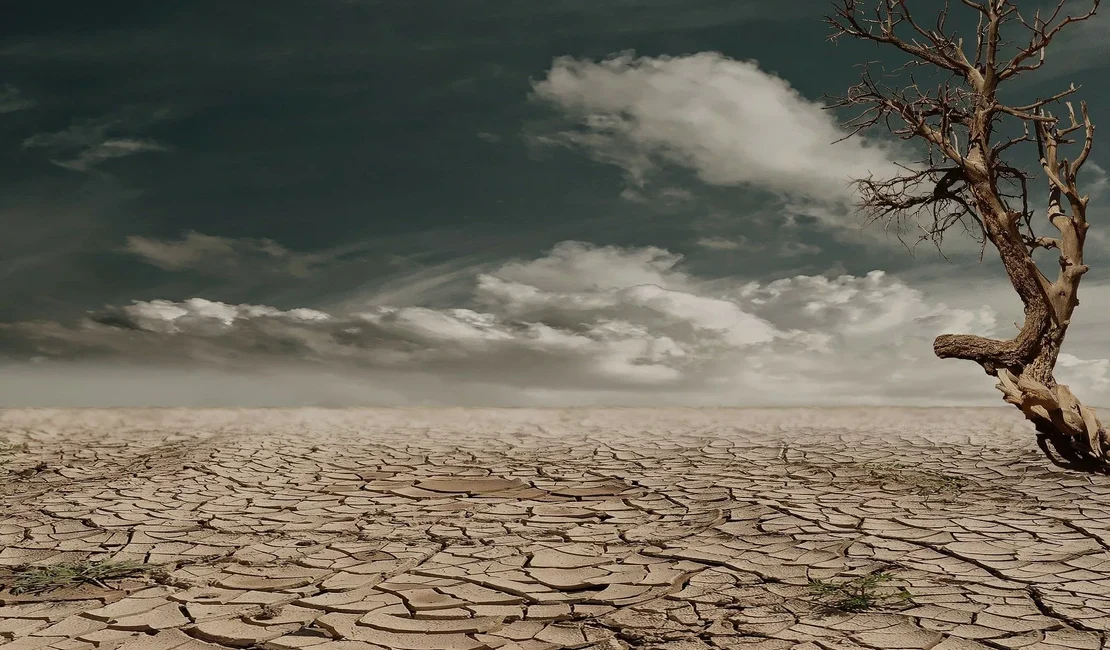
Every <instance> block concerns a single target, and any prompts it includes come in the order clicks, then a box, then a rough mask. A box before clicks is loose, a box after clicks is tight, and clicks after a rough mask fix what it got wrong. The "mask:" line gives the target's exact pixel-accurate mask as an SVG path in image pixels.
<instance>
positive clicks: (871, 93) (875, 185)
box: [827, 0, 1110, 468]
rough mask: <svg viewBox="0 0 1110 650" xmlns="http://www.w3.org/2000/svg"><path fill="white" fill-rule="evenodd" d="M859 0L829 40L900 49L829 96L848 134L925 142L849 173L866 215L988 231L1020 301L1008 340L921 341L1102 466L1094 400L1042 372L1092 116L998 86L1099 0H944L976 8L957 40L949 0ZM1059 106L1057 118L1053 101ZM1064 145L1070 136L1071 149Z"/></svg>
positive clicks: (1074, 298)
mask: <svg viewBox="0 0 1110 650" xmlns="http://www.w3.org/2000/svg"><path fill="white" fill-rule="evenodd" d="M866 2H867V6H866V7H864V6H863V4H864V2H863V0H836V5H835V12H834V14H833V15H831V16H829V17H828V18H827V21H828V23H829V24H830V25H831V26H832V27H833V30H834V31H833V34H832V36H831V37H830V40H833V41H834V42H835V41H836V40H837V39H839V38H843V37H849V38H853V39H859V40H862V41H871V42H874V43H876V44H879V45H882V46H887V47H889V48H890V50H891V52H892V53H893V54H895V55H897V56H899V57H903V58H905V59H906V60H907V62H906V63H905V64H904V65H901V66H900V67H898V68H895V69H893V70H891V71H889V72H888V71H885V70H884V71H882V72H881V73H879V74H876V73H875V68H876V66H875V65H873V64H872V65H867V66H864V72H863V74H862V78H861V80H860V82H859V83H858V84H856V85H855V86H852V87H851V88H850V89H849V90H848V92H847V94H846V95H844V96H841V97H836V98H834V99H835V101H834V102H833V103H832V104H831V105H830V108H838V109H845V108H846V109H855V110H856V111H857V112H855V113H854V116H853V117H852V118H851V119H850V120H849V121H848V122H847V125H848V127H849V129H850V133H849V136H847V137H851V136H852V135H855V134H856V133H859V132H860V131H862V130H864V129H868V128H870V127H874V126H877V125H880V126H883V127H885V128H886V129H888V130H889V131H890V132H891V133H893V134H895V135H898V136H899V137H901V138H902V139H904V140H909V141H911V142H913V143H917V144H919V145H921V150H922V151H923V152H926V151H927V153H923V155H924V159H923V160H921V161H920V162H918V163H915V164H910V165H904V166H901V167H900V168H901V169H902V170H903V171H904V173H901V174H900V175H898V176H896V177H894V178H883V179H876V178H874V177H871V178H866V179H859V180H857V181H856V182H857V184H858V187H859V189H860V192H861V197H862V198H861V205H862V208H863V210H864V214H865V215H866V216H867V217H868V222H869V223H873V222H875V221H885V222H886V223H887V224H888V225H889V224H891V223H893V224H896V225H897V226H898V227H899V229H901V228H902V227H904V226H906V225H907V224H912V225H913V226H914V227H916V228H917V229H918V233H919V238H918V240H919V241H923V240H931V241H933V242H934V243H936V244H937V245H938V246H939V244H940V241H941V239H942V238H943V236H944V233H945V232H947V231H948V230H949V229H950V228H952V227H954V226H956V225H957V224H959V225H962V226H963V227H964V228H965V229H966V230H967V231H968V232H970V233H971V234H972V235H974V236H976V237H979V238H980V241H981V244H982V246H983V247H985V246H986V243H987V242H990V244H991V245H993V247H994V248H995V249H996V250H997V251H998V255H999V257H1000V258H1001V261H1002V264H1003V266H1004V267H1005V269H1006V274H1007V276H1008V277H1009V279H1010V282H1011V284H1013V287H1014V290H1015V291H1016V292H1017V294H1018V296H1019V297H1020V298H1021V301H1022V304H1023V305H1024V311H1025V321H1024V323H1023V325H1021V326H1020V332H1019V333H1018V334H1017V336H1016V337H1014V338H1013V339H1011V340H997V339H992V338H985V337H982V336H975V335H970V334H944V335H941V336H939V337H937V339H936V341H935V342H934V343H933V350H934V352H935V353H936V355H937V356H938V357H940V358H942V359H949V358H954V359H969V360H971V361H974V362H976V363H978V364H979V365H980V366H982V367H983V369H984V370H986V372H987V374H988V375H990V376H992V377H996V378H997V379H998V383H997V384H996V386H997V388H998V389H999V390H1001V391H1002V395H1003V399H1004V400H1005V401H1006V402H1008V403H1010V404H1014V405H1015V406H1017V407H1019V408H1020V409H1021V410H1022V412H1023V413H1024V414H1025V417H1026V418H1027V419H1029V420H1030V421H1032V422H1033V424H1034V425H1035V427H1036V429H1037V431H1038V432H1039V434H1040V442H1041V447H1042V449H1044V450H1045V452H1046V453H1047V454H1049V456H1050V457H1052V453H1051V451H1050V450H1049V448H1048V446H1047V445H1046V444H1045V443H1046V442H1048V443H1051V445H1052V446H1053V447H1054V448H1055V451H1056V453H1058V454H1060V455H1061V456H1063V457H1065V460H1066V462H1067V463H1068V464H1072V465H1075V464H1082V465H1087V466H1094V467H1099V468H1106V467H1110V440H1108V438H1107V432H1106V429H1105V428H1104V427H1103V425H1102V424H1101V423H1100V422H1099V419H1098V417H1097V416H1096V415H1095V411H1094V409H1093V408H1091V407H1088V406H1084V405H1082V404H1080V403H1079V400H1078V399H1076V397H1075V395H1074V394H1072V391H1071V390H1070V389H1069V388H1068V387H1067V386H1065V385H1063V384H1060V383H1058V382H1057V381H1056V380H1055V378H1054V377H1053V369H1054V367H1055V365H1056V359H1057V356H1058V355H1059V353H1060V346H1061V344H1062V343H1063V341H1064V335H1065V334H1066V333H1067V330H1068V324H1069V323H1070V322H1071V316H1072V312H1073V311H1074V310H1075V308H1076V306H1077V305H1078V304H1079V299H1078V289H1079V282H1080V280H1081V279H1082V278H1083V275H1084V274H1085V273H1087V271H1088V266H1087V265H1086V264H1084V263H1083V243H1084V240H1085V239H1086V235H1087V228H1088V224H1087V203H1088V198H1089V197H1088V196H1087V195H1085V194H1081V193H1080V189H1079V184H1078V177H1079V172H1080V170H1081V169H1082V168H1083V164H1084V163H1085V162H1087V158H1088V156H1089V155H1090V153H1091V146H1092V145H1093V143H1094V133H1095V127H1094V125H1092V123H1091V119H1090V117H1089V116H1088V113H1087V105H1086V104H1085V103H1080V110H1079V115H1078V116H1077V115H1076V112H1075V110H1074V108H1073V106H1072V104H1071V103H1070V102H1068V101H1066V100H1067V99H1068V98H1069V96H1071V95H1072V94H1074V93H1075V92H1076V91H1077V88H1076V87H1075V86H1074V85H1070V86H1068V87H1067V88H1065V89H1063V90H1061V91H1060V92H1057V93H1055V94H1052V95H1050V96H1046V97H1041V98H1038V99H1036V100H1034V101H1028V102H1027V103H1024V104H1015V103H1012V102H1004V101H1002V99H1000V96H999V89H1000V88H1002V87H1003V86H1004V85H1005V84H1007V83H1008V82H1011V81H1012V80H1014V79H1016V78H1018V77H1020V76H1023V75H1028V74H1035V73H1036V71H1037V70H1038V69H1039V68H1041V67H1042V66H1043V65H1044V62H1045V51H1046V50H1047V49H1048V48H1049V46H1050V45H1051V43H1052V41H1053V40H1054V39H1055V38H1056V37H1057V36H1059V35H1060V33H1061V32H1062V31H1064V30H1065V29H1068V28H1070V27H1072V26H1074V25H1076V24H1077V23H1081V22H1083V21H1086V20H1089V19H1090V18H1091V17H1093V16H1094V15H1095V11H1096V10H1097V9H1098V5H1099V0H1084V6H1083V9H1082V10H1080V11H1077V12H1074V13H1069V10H1070V9H1072V6H1071V5H1074V4H1075V3H1074V2H1071V3H1069V0H1059V4H1057V5H1056V7H1055V10H1054V11H1052V12H1051V13H1049V12H1047V11H1046V12H1045V13H1044V14H1041V13H1036V14H1033V15H1031V16H1030V15H1027V14H1026V15H1023V14H1022V13H1021V12H1020V11H1019V10H1018V8H1017V6H1016V2H1014V0H956V2H955V7H954V8H955V9H957V10H959V11H961V12H964V14H965V15H966V16H968V17H970V18H971V20H970V21H969V23H968V25H969V26H970V25H971V24H975V22H976V21H977V27H976V28H975V31H974V33H973V34H971V38H968V39H964V38H960V37H959V36H958V34H957V31H958V30H954V29H951V28H950V27H949V24H948V18H949V9H950V8H953V7H952V6H951V5H952V3H951V2H949V0H945V2H943V3H938V2H927V1H921V2H915V1H914V0H866ZM911 5H913V7H914V8H915V9H916V8H917V7H921V8H925V7H928V6H932V7H934V9H933V11H936V12H937V13H935V14H931V15H930V16H929V19H928V22H925V20H924V19H923V18H921V17H919V16H917V15H915V14H913V13H911ZM967 33H969V34H970V33H971V32H970V29H969V30H968V32H967ZM1065 108H1066V120H1065V119H1061V117H1060V116H1059V115H1056V114H1053V112H1052V111H1054V110H1055V112H1056V113H1061V112H1062V109H1065ZM1007 129H1008V131H1007ZM1073 136H1075V137H1073ZM1025 143H1028V144H1027V145H1025V146H1026V147H1028V148H1029V149H1030V150H1032V148H1033V145H1035V146H1036V152H1037V154H1038V156H1037V157H1038V158H1039V163H1040V164H1039V167H1040V170H1041V174H1040V177H1041V178H1042V180H1043V182H1044V183H1045V184H1046V185H1047V186H1046V187H1044V186H1042V187H1043V190H1039V191H1038V196H1037V197H1036V198H1039V199H1040V200H1041V201H1043V203H1041V205H1042V206H1045V207H1046V208H1047V209H1046V210H1045V212H1044V213H1043V214H1042V215H1041V217H1040V218H1039V219H1038V220H1037V221H1038V222H1040V219H1044V221H1047V225H1051V226H1052V228H1054V229H1055V231H1056V233H1054V236H1052V237H1044V236H1037V235H1036V234H1035V233H1034V224H1035V220H1034V216H1035V215H1034V210H1033V209H1032V208H1031V207H1030V203H1031V197H1030V185H1032V182H1033V180H1034V178H1036V176H1035V175H1034V174H1033V173H1031V172H1030V171H1028V169H1026V168H1023V167H1022V166H1021V165H1020V164H1018V163H1016V162H1010V160H1011V159H1010V158H1009V157H1010V156H1012V155H1016V153H1017V152H1020V151H1021V150H1022V148H1023V147H1022V146H1019V145H1023V144H1025ZM1068 145H1076V146H1075V147H1074V149H1072V150H1071V151H1072V152H1073V155H1072V157H1071V158H1070V160H1069V159H1068V158H1066V157H1065V155H1066V152H1065V148H1066V147H1067V146H1068ZM1029 160H1030V161H1032V156H1030V158H1029ZM1040 191H1043V192H1044V194H1039V192H1040ZM1046 199H1047V200H1046ZM1041 223H1043V222H1041ZM1037 249H1046V250H1047V249H1052V250H1055V251H1058V252H1059V264H1060V269H1059V272H1058V273H1056V274H1055V275H1056V277H1055V279H1049V277H1048V276H1047V275H1045V273H1044V272H1043V271H1042V270H1041V269H1040V268H1039V267H1038V265H1037V263H1036V262H1035V261H1034V252H1035V251H1036V250H1037ZM1054 460H1057V459H1054ZM1057 462H1059V461H1057Z"/></svg>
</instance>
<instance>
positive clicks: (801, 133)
mask: <svg viewBox="0 0 1110 650" xmlns="http://www.w3.org/2000/svg"><path fill="white" fill-rule="evenodd" d="M533 90H534V96H535V97H536V98H538V99H539V100H542V101H545V102H547V103H549V104H552V105H553V106H555V107H556V108H558V109H560V110H561V111H562V112H563V113H564V114H565V115H566V116H567V117H568V118H570V119H571V120H572V121H573V122H574V127H575V128H573V129H567V130H562V131H559V132H556V133H553V134H540V135H537V136H535V139H536V140H537V141H538V142H540V143H542V144H560V145H565V146H571V147H577V148H581V149H584V150H585V151H586V152H588V153H589V154H590V155H591V156H593V157H594V158H595V159H597V160H600V161H603V162H608V163H612V164H615V165H619V166H620V167H622V168H623V169H625V171H626V172H627V173H628V175H629V177H630V179H632V181H633V182H634V183H635V184H637V185H639V184H643V183H644V182H646V180H647V179H648V177H649V176H650V175H651V174H652V173H653V172H654V171H656V170H657V169H658V168H659V167H660V166H661V165H662V164H664V163H669V164H676V165H681V166H683V167H687V168H689V169H692V170H693V171H695V172H696V173H697V175H698V176H699V177H700V179H701V180H703V181H704V182H706V183H710V184H713V185H742V186H747V187H753V188H758V189H762V190H766V191H769V192H772V193H774V194H778V195H782V196H790V197H795V198H800V199H806V200H811V201H818V202H832V203H844V202H852V201H854V200H855V198H856V194H855V190H854V188H853V187H852V186H851V184H850V180H851V179H853V178H860V177H866V176H868V175H869V174H870V173H872V172H874V173H875V174H876V175H879V176H883V175H886V174H887V173H889V172H891V171H893V167H892V160H893V152H892V151H891V149H890V148H889V146H887V145H884V144H880V143H877V142H874V141H869V140H867V139H865V138H861V137H855V138H852V139H849V140H845V141H842V142H839V143H834V142H835V141H836V140H838V139H840V138H842V137H843V136H844V135H845V132H844V131H843V130H842V129H841V128H840V127H839V126H838V125H837V123H836V122H835V120H834V118H833V116H832V115H831V114H830V113H828V112H827V111H824V110H822V105H821V104H819V103H817V102H814V101H810V100H808V99H806V98H805V97H803V96H802V95H801V94H800V93H799V92H798V91H797V90H795V89H794V88H793V87H791V86H790V84H789V83H788V82H787V81H785V80H784V79H782V78H780V77H777V76H775V75H773V74H770V73H767V72H764V71H763V70H761V69H760V68H759V65H758V64H757V63H756V62H754V61H736V60H733V59H729V58H727V57H725V56H723V55H721V54H719V53H715V52H703V53H699V54H694V55H690V56H679V57H671V56H661V57H656V58H652V57H639V58H637V57H635V56H634V55H633V54H631V53H625V54H621V55H619V56H616V57H613V58H610V59H607V60H604V61H600V62H594V61H589V60H580V59H574V58H571V57H562V58H559V59H556V60H555V62H554V64H553V66H552V68H551V69H550V70H549V71H548V74H547V77H546V78H544V79H542V80H540V81H538V82H536V83H535V84H534V87H533Z"/></svg>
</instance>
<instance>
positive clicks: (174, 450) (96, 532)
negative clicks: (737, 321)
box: [0, 408, 1110, 650]
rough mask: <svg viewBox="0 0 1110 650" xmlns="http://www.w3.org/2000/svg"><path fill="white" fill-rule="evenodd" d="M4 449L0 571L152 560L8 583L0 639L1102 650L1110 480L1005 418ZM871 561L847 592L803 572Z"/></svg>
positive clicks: (159, 423)
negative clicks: (105, 572)
mask: <svg viewBox="0 0 1110 650" xmlns="http://www.w3.org/2000/svg"><path fill="white" fill-rule="evenodd" d="M0 439H6V440H7V441H8V442H10V443H15V444H19V443H26V449H25V451H21V452H19V453H17V454H16V455H15V456H14V457H13V459H12V460H11V462H9V463H8V465H7V466H6V468H5V469H4V470H2V471H4V472H5V474H4V475H3V477H2V478H0V584H6V585H7V586H8V587H10V586H11V581H12V580H13V579H14V578H15V577H16V576H18V575H19V573H20V572H21V571H24V570H26V568H27V567H28V566H40V565H52V564H59V563H75V562H82V561H89V560H93V561H95V560H102V559H111V560H114V561H125V560H131V561H138V562H144V563H149V564H152V565H157V569H155V570H153V571H150V572H148V573H145V574H143V575H140V576H135V577H131V578H127V579H123V580H116V581H112V582H110V583H107V584H105V585H95V584H90V585H84V586H80V587H73V588H66V589H59V590H56V591H53V592H49V593H46V594H12V593H11V591H10V589H5V590H4V591H0V648H10V649H11V650H17V649H24V648H56V649H58V650H62V649H67V650H84V649H91V648H100V649H105V648H119V649H125V650H144V649H150V650H170V649H178V650H200V649H203V648H209V649H216V648H264V649H267V650H287V649H288V650H292V649H302V648H311V649H314V650H359V649H367V650H369V649H378V648H387V649H405V650H435V649H444V650H478V649H481V648H501V649H503V650H516V649H528V650H541V649H555V648H593V649H596V650H602V649H605V650H616V649H618V648H646V649H659V650H704V649H709V648H739V649H745V650H779V649H783V650H785V649H788V648H792V649H795V650H821V649H825V650H833V649H836V650H841V649H845V650H846V649H849V648H932V649H933V650H973V649H980V648H1007V649H1009V648H1022V649H1026V650H1063V649H1092V650H1094V649H1097V648H1106V647H1108V645H1110V641H1108V637H1110V632H1108V631H1110V478H1107V477H1102V476H1092V475H1086V474H1080V473H1076V472H1069V471H1066V470H1062V469H1059V468H1056V467H1054V466H1053V465H1051V464H1050V463H1049V462H1048V461H1046V460H1045V459H1044V458H1043V457H1042V454H1041V452H1040V451H1039V450H1038V449H1037V448H1036V446H1035V442H1034V440H1033V434H1032V432H1031V430H1030V429H1029V428H1028V425H1026V424H1025V423H1023V422H1022V420H1021V416H1020V414H1019V413H1017V412H1016V411H1015V410H1013V409H847V408H846V409H782V410H777V409H766V410H762V409H658V410H652V409H566V410H559V409H550V410H543V409H536V410H529V409H506V410H496V409H490V410H480V409H367V410H326V409H302V410H185V409H181V410H176V409H167V410H157V409H151V410H49V409H27V410H6V411H0ZM876 572H882V574H884V575H889V577H890V580H889V581H888V582H884V583H882V584H880V585H879V586H877V587H876V590H877V591H876V600H875V602H873V603H870V606H869V607H863V608H860V609H862V610H863V611H845V608H847V609H851V608H850V607H848V606H847V605H846V604H844V603H842V602H837V601H836V599H835V598H833V599H832V600H831V601H830V599H829V597H828V595H826V596H821V595H819V594H818V593H817V590H816V589H815V587H814V585H813V582H812V581H823V582H825V583H828V584H833V585H837V584H851V581H852V580H856V581H857V583H858V581H859V580H860V579H861V577H863V576H868V575H875V574H876ZM902 590H904V591H902ZM879 592H882V593H879ZM899 592H900V593H902V596H901V597H895V595H894V594H897V593H899ZM907 594H908V595H907Z"/></svg>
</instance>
